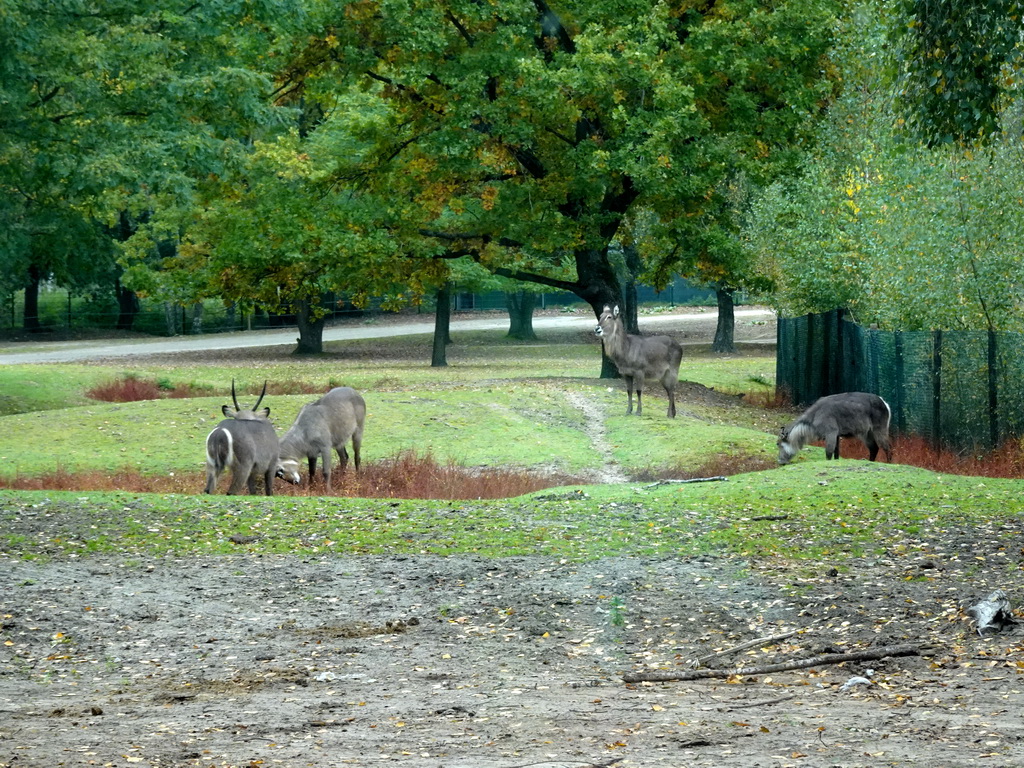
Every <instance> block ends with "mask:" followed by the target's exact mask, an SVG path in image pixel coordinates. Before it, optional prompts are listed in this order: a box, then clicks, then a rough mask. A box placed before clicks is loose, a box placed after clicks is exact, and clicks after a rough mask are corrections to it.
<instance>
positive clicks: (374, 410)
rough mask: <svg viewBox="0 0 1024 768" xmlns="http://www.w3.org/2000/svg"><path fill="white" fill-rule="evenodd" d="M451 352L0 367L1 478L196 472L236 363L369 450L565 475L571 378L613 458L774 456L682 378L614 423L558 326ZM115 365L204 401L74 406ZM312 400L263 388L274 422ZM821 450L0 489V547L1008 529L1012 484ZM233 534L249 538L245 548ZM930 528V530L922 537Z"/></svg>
mask: <svg viewBox="0 0 1024 768" xmlns="http://www.w3.org/2000/svg"><path fill="white" fill-rule="evenodd" d="M466 336H467V338H465V339H459V340H458V341H457V343H456V344H455V345H453V347H452V348H451V349H450V350H449V363H450V365H449V367H448V368H442V369H434V368H431V367H430V366H429V365H428V364H427V362H426V361H427V360H429V337H428V336H425V337H422V338H421V337H415V338H414V337H405V338H402V339H395V340H389V341H387V342H383V341H375V342H372V343H370V342H346V343H344V344H342V343H338V344H333V345H331V349H330V352H329V353H328V354H327V355H324V356H322V357H317V358H314V359H309V360H297V359H294V358H291V357H290V356H288V355H287V354H281V355H278V356H267V355H262V356H259V357H255V356H254V357H253V358H252V359H249V358H246V357H245V355H236V359H234V360H227V361H224V362H218V363H217V364H216V365H212V366H206V365H201V364H198V363H189V364H183V365H170V364H167V365H161V364H153V363H145V364H142V365H134V366H127V365H123V364H122V365H113V366H104V365H96V366H83V365H38V366H4V367H0V391H3V392H4V393H5V395H6V399H4V400H3V401H2V402H3V403H5V406H4V407H5V408H9V407H11V404H12V403H16V404H17V408H16V409H17V410H19V411H21V412H18V413H10V414H9V415H5V416H2V417H0V461H2V465H0V466H2V467H3V468H4V469H3V471H4V472H5V473H6V474H7V475H10V474H14V473H21V474H24V475H33V474H39V473H44V472H48V471H51V470H53V469H55V468H57V467H62V468H64V469H66V470H69V471H74V470H76V469H97V468H99V469H111V468H120V467H125V466H128V467H134V468H138V469H140V470H141V471H143V472H148V473H166V472H177V471H185V470H189V471H195V470H198V469H200V468H201V466H202V463H203V441H204V439H205V436H206V434H207V433H208V432H209V430H210V429H211V428H212V426H213V425H214V424H216V423H217V422H218V421H219V420H220V418H221V414H220V406H221V404H222V403H224V402H226V401H227V400H228V396H227V394H226V393H227V391H228V387H229V385H230V381H231V378H232V377H234V378H236V379H237V380H238V382H239V389H240V390H241V391H244V392H245V393H247V396H246V397H243V398H242V399H243V400H245V401H247V400H249V399H251V396H252V393H254V392H256V391H258V389H259V387H260V386H261V385H262V382H263V380H264V379H265V378H266V379H270V380H271V381H274V382H281V381H301V382H306V383H310V384H313V385H315V386H317V387H321V388H326V386H328V384H338V383H345V384H350V385H352V386H355V387H357V388H358V389H360V390H362V391H363V392H364V395H365V397H366V400H367V404H368V415H367V425H366V436H365V442H364V451H363V453H364V458H365V459H366V460H367V461H374V460H378V459H382V458H388V457H391V456H394V455H396V454H397V453H398V452H400V451H406V450H414V451H417V452H419V453H421V454H422V453H428V452H429V453H431V454H432V455H433V456H435V457H436V458H437V459H438V460H440V461H448V460H453V461H457V462H459V463H461V464H465V465H469V466H484V465H486V466H495V467H510V466H516V467H530V468H536V469H546V470H552V469H557V470H561V471H563V472H574V471H580V470H583V469H587V468H593V467H595V466H597V464H598V462H599V461H600V458H599V456H597V454H596V452H595V451H594V450H593V445H592V443H591V440H590V437H589V436H588V435H587V434H585V432H584V430H583V426H584V417H583V415H582V413H581V412H580V411H579V409H578V408H576V407H575V406H574V405H573V402H572V400H571V399H570V395H572V394H576V395H579V396H583V397H586V398H587V399H588V400H590V401H591V402H592V403H594V404H595V405H596V406H597V407H598V408H599V409H600V410H601V411H602V412H603V413H604V414H605V419H604V428H605V431H606V434H605V437H606V440H607V442H608V443H609V444H610V445H611V450H612V452H613V454H614V457H615V459H616V460H617V461H618V462H619V463H620V464H622V465H623V466H624V467H626V468H627V469H631V468H632V469H645V468H649V467H652V466H671V467H687V466H692V467H694V468H696V467H699V466H700V465H701V464H703V463H704V462H706V461H707V460H708V458H709V457H713V456H716V455H726V456H735V455H737V454H744V453H749V454H755V455H768V456H771V455H773V454H774V432H775V428H776V427H777V426H778V424H779V423H781V422H783V421H785V420H787V417H786V415H785V414H782V413H778V412H772V411H763V410H761V409H758V408H755V407H752V406H750V405H747V404H744V403H743V402H741V401H740V399H739V398H734V397H723V396H720V395H718V394H715V393H708V392H707V391H706V390H703V389H701V388H700V387H695V386H693V385H685V384H684V385H683V389H687V390H688V395H689V396H688V397H687V399H685V400H683V401H682V402H681V403H680V416H679V418H677V419H675V420H673V421H670V420H668V419H666V418H665V416H664V410H665V403H664V400H663V399H662V398H660V397H654V396H651V397H649V398H648V399H647V401H646V412H645V415H644V416H643V417H642V418H639V419H638V418H635V417H631V418H627V417H625V416H623V415H622V414H623V413H624V411H625V406H626V396H625V393H624V391H623V387H622V384H621V382H611V381H598V380H597V379H596V373H597V369H598V364H599V360H598V355H597V351H598V350H597V346H596V345H594V344H593V343H583V342H581V341H579V340H578V339H576V338H575V337H573V336H572V335H563V336H561V337H553V338H549V339H546V340H545V341H543V342H540V343H535V344H522V343H511V342H508V341H506V340H504V339H503V338H502V337H501V335H500V333H498V332H492V333H491V334H490V335H488V334H485V333H483V334H474V335H466ZM772 370H773V360H772V358H770V357H765V356H763V355H760V354H749V355H740V356H733V357H728V358H722V357H717V356H711V355H708V354H704V353H703V352H702V351H701V350H695V349H693V348H688V349H687V357H686V358H684V366H683V369H682V371H681V378H682V379H684V380H685V381H690V382H699V383H700V384H702V385H704V386H706V387H714V388H715V389H716V390H717V391H718V392H729V393H738V392H751V391H753V392H762V391H764V390H765V389H766V388H767V387H768V386H769V385H770V380H771V376H770V372H771V371H772ZM128 373H131V374H133V375H136V376H138V377H140V378H153V379H160V380H163V381H166V382H169V383H171V384H191V385H194V386H198V387H210V388H213V391H215V392H218V393H220V394H217V395H216V396H212V397H200V398H193V399H186V400H157V401H149V402H139V403H127V404H107V403H98V402H95V401H89V400H88V399H87V398H85V397H84V394H83V393H84V391H85V390H86V389H87V388H88V387H89V386H92V385H93V384H95V383H98V382H101V381H108V380H111V379H114V378H117V377H120V376H124V375H125V374H128ZM309 399H310V396H308V395H288V396H283V395H276V396H268V398H267V401H266V402H267V404H269V405H270V407H271V409H272V418H273V420H274V421H275V423H276V425H277V427H278V430H279V431H283V429H284V428H286V427H287V426H288V425H289V424H290V423H291V420H292V419H293V418H294V416H295V414H296V413H297V412H298V409H299V408H300V407H301V405H302V404H303V403H304V402H307V401H308V400H309ZM821 458H822V453H821V450H820V449H808V450H806V451H805V452H804V453H803V454H802V456H801V459H800V460H798V461H796V462H794V464H792V465H790V466H787V467H784V468H779V469H772V470H769V471H765V472H757V473H751V474H745V475H737V476H734V477H732V478H730V479H729V480H727V481H725V482H711V483H697V484H689V485H682V484H662V485H657V484H653V483H648V484H639V483H638V484H628V485H614V486H572V487H570V488H565V489H555V490H552V491H546V492H541V493H538V494H533V495H530V496H526V497H520V498H515V499H505V500H500V501H495V502H451V501H431V500H417V501H393V500H376V499H345V498H309V497H275V498H272V499H267V498H264V497H231V498H228V497H225V496H203V495H200V494H196V495H162V494H128V493H92V492H54V491H47V492H11V491H2V492H0V554H2V555H6V556H10V557H26V558H31V557H63V556H68V555H71V554H76V555H85V554H103V553H109V554H113V555H117V556H118V557H124V558H140V559H141V558H145V557H151V556H154V555H167V554H173V555H195V554H223V553H239V552H250V551H251V552H256V553H279V552H280V553H293V554H296V555H301V556H321V555H325V554H331V553H339V554H340V553H344V554H359V553H409V554H417V553H430V554H437V555H444V554H454V553H476V554H481V555H487V556H511V555H544V556H550V557H557V558H569V559H573V560H582V559H592V558H600V557H608V556H615V555H628V556H637V557H667V556H673V557H675V556H682V557H686V556H694V555H701V554H707V553H711V554H723V555H732V556H736V557H739V558H743V559H747V560H751V561H762V562H766V563H769V564H770V563H780V564H782V563H797V564H799V563H808V564H811V563H820V562H828V563H830V564H836V565H837V566H840V567H842V566H843V564H844V563H847V562H849V561H850V560H852V559H855V558H859V557H876V556H881V555H883V554H884V555H885V556H887V557H891V556H894V555H893V553H900V552H912V551H915V550H916V549H920V548H922V547H927V546H928V545H927V544H924V543H922V542H926V541H928V540H929V534H930V533H934V532H936V531H940V530H945V529H947V528H962V529H964V530H970V529H971V528H972V527H973V526H976V525H978V524H980V523H982V522H985V523H994V524H999V523H1000V522H1001V521H1005V522H1006V523H1007V524H1008V525H1016V524H1017V520H1018V519H1019V516H1020V514H1021V513H1022V511H1024V509H1022V508H1024V503H1022V501H1021V493H1020V490H1021V483H1020V482H1019V481H1010V480H982V479H979V478H971V477H956V476H948V475H938V474H935V473H931V472H927V471H924V470H920V469H917V468H914V467H907V466H900V465H885V464H869V463H866V462H857V461H841V462H828V463H826V462H824V461H822V460H821ZM234 534H246V535H251V534H256V535H258V536H259V537H260V538H259V539H258V540H257V541H255V542H253V543H249V544H245V545H237V544H234V543H232V542H231V541H230V538H229V537H231V536H232V535H234ZM931 540H934V537H932V539H931Z"/></svg>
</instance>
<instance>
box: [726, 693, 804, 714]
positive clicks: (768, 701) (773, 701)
mask: <svg viewBox="0 0 1024 768" xmlns="http://www.w3.org/2000/svg"><path fill="white" fill-rule="evenodd" d="M795 698H796V694H795V693H789V694H786V695H785V696H777V697H776V698H774V699H762V700H761V701H747V702H744V703H743V704H729V705H727V706H724V707H719V708H718V710H719V711H720V712H721V711H722V710H729V709H746V708H747V707H767V706H768V705H769V704H780V703H782V702H783V701H789V700H790V699H795Z"/></svg>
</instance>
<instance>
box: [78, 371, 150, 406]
mask: <svg viewBox="0 0 1024 768" xmlns="http://www.w3.org/2000/svg"><path fill="white" fill-rule="evenodd" d="M85 395H86V397H91V398H92V399H93V400H102V401H104V402H107V403H133V402H135V401H136V400H158V399H159V398H161V397H163V396H164V392H163V391H162V390H161V389H160V387H158V386H157V384H156V382H155V381H144V380H142V379H136V378H132V377H128V378H124V379H115V380H114V381H110V382H107V383H106V384H97V385H96V386H95V387H93V388H92V389H88V390H86V392H85Z"/></svg>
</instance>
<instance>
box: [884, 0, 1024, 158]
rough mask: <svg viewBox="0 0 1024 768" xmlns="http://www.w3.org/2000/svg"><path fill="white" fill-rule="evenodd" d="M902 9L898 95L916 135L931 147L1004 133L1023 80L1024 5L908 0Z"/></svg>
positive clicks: (1015, 0) (1013, 0)
mask: <svg viewBox="0 0 1024 768" xmlns="http://www.w3.org/2000/svg"><path fill="white" fill-rule="evenodd" d="M899 9H900V12H901V14H902V16H903V17H904V18H905V19H906V21H905V22H904V23H903V24H900V25H896V27H895V30H894V31H895V34H894V38H895V42H896V44H897V51H898V64H899V67H900V78H899V80H898V94H899V96H900V99H901V101H902V107H903V111H904V113H905V114H906V116H907V120H906V122H907V125H908V126H909V127H910V129H911V130H912V131H914V132H915V133H916V134H917V135H919V136H920V137H922V138H923V139H924V140H925V141H926V142H927V143H928V144H930V145H938V144H948V143H951V142H967V143H970V142H972V141H974V140H977V139H982V140H987V139H988V138H989V137H991V136H993V135H996V134H998V133H999V130H1000V127H999V106H1000V99H1001V98H1002V96H1003V94H1004V93H1005V92H1006V91H1007V90H1011V91H1012V90H1015V87H1014V86H1015V84H1016V82H1017V81H1018V79H1019V77H1020V70H1019V66H1020V61H1021V59H1020V56H1021V53H1022V52H1024V47H1022V44H1021V35H1020V31H1021V24H1022V21H1024V19H1022V14H1024V3H1021V2H1020V0H902V2H901V3H900V5H899ZM901 21H902V19H901Z"/></svg>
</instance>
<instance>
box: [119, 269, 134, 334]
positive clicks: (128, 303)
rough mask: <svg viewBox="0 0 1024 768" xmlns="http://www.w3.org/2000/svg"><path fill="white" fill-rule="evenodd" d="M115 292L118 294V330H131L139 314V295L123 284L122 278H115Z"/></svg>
mask: <svg viewBox="0 0 1024 768" xmlns="http://www.w3.org/2000/svg"><path fill="white" fill-rule="evenodd" d="M114 294H115V295H116V296H117V330H119V331H130V330H131V329H132V326H133V325H135V318H136V317H138V314H139V309H140V305H139V297H138V296H136V295H135V291H132V290H129V289H128V288H125V287H124V286H123V285H121V279H120V278H115V279H114Z"/></svg>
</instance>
